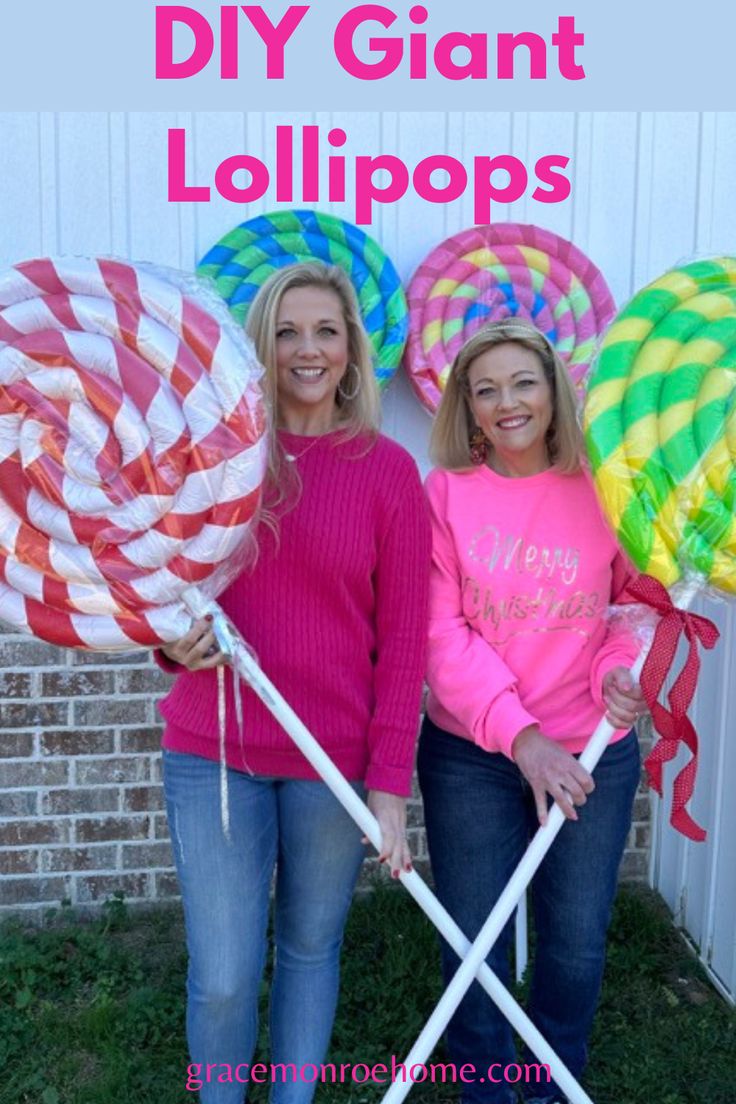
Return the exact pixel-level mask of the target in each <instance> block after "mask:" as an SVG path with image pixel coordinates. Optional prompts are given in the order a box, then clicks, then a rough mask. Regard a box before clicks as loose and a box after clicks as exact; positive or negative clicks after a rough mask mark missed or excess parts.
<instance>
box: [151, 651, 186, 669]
mask: <svg viewBox="0 0 736 1104" xmlns="http://www.w3.org/2000/svg"><path fill="white" fill-rule="evenodd" d="M153 659H154V662H155V663H156V664H157V666H158V667H160V668H161V670H162V671H165V672H166V674H167V675H179V674H181V672H182V671H183V670H184V668H183V667H182V665H181V663H176V662H175V661H174V660H173V659H169V657H168V656H166V655H164V653H163V652H162V651H161V649H160V648H156V649H155V650H154V653H153Z"/></svg>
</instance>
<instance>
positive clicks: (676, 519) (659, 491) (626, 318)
mask: <svg viewBox="0 0 736 1104" xmlns="http://www.w3.org/2000/svg"><path fill="white" fill-rule="evenodd" d="M585 436H586V443H587V449H588V456H589V458H590V463H591V466H592V469H593V474H594V477H595V482H596V487H597V490H598V495H599V498H600V501H601V504H602V506H603V509H604V511H605V513H606V515H607V517H608V520H609V522H610V524H611V526H612V527H613V529H614V530H615V532H616V534H617V536H618V538H619V541H620V543H621V545H622V546H623V547H624V549H625V550H626V551H627V553H628V554H629V556H630V557H631V559H632V561H633V562H634V564H635V565H636V566H637V567H638V568H639V570H640V571H643V572H646V573H647V574H649V575H653V576H654V577H655V578H657V579H659V581H660V582H661V583H663V584H664V585H665V586H667V587H669V586H671V585H672V584H673V583H674V582H676V581H677V579H679V578H680V576H681V574H682V572H683V570H695V571H697V572H698V573H700V574H702V575H704V576H705V577H706V579H707V580H708V582H709V583H710V585H712V586H714V587H717V588H718V589H721V590H726V591H729V592H730V593H736V518H735V516H734V507H735V505H736V258H734V257H716V258H713V259H711V260H703V261H694V262H692V263H691V264H687V265H684V266H682V267H680V268H675V269H672V270H671V271H670V272H667V273H666V274H665V275H664V276H662V277H660V279H658V280H655V281H654V282H653V283H651V284H649V285H648V287H646V288H644V289H643V290H642V291H640V292H639V293H638V294H637V295H635V296H634V298H633V299H632V300H631V302H630V303H629V305H628V306H627V307H626V308H625V309H624V310H622V311H621V312H620V314H618V316H617V317H616V319H615V320H614V322H613V324H612V325H611V327H610V329H609V331H608V333H607V335H606V337H605V340H604V341H603V344H602V346H601V351H600V353H599V356H598V358H597V361H596V364H595V366H594V369H593V373H592V375H591V377H590V381H589V385H588V393H587V398H586V403H585Z"/></svg>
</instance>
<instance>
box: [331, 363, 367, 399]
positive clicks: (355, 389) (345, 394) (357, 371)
mask: <svg viewBox="0 0 736 1104" xmlns="http://www.w3.org/2000/svg"><path fill="white" fill-rule="evenodd" d="M351 368H352V370H353V371H354V372H355V384H354V386H353V390H352V391H350V392H348V391H346V390H345V389H344V387H343V380H344V379H345V378H346V376H347V374H348V372H349V371H350V369H351ZM362 383H363V380H362V379H361V375H360V369H359V368H358V365H357V364H353V363H352V361H351V362H350V363H349V364H348V366H347V368H346V369H345V375H344V376H343V377H342V379H341V380H340V382H339V383H338V385H337V393H338V395H339V396H340V398H341V399H342V400H343V402H352V401H353V399H357V397H358V395H359V394H360V388H361V385H362Z"/></svg>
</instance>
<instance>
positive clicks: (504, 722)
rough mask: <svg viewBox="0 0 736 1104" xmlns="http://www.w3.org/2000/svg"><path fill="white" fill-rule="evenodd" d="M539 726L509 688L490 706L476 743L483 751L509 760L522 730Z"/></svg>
mask: <svg viewBox="0 0 736 1104" xmlns="http://www.w3.org/2000/svg"><path fill="white" fill-rule="evenodd" d="M536 724H539V721H538V720H537V718H536V717H533V716H532V715H531V713H527V711H526V709H525V708H524V706H523V705H522V704H521V702H520V700H519V695H518V694H517V693H516V690H514V689H513V688H511V687H510V688H509V689H508V690H504V692H503V693H502V694H499V695H498V697H497V698H496V699H495V701H494V702H493V703H492V704H491V706H490V708H489V710H488V713H487V716H486V719H485V724H484V725H483V730H482V732H481V734H480V739H479V740H478V741H477V743H478V744H479V745H480V747H482V748H484V750H485V751H500V752H502V753H503V754H504V755H505V756H506V757H507V759H511V758H512V756H511V746H512V744H513V742H514V740H515V739H516V737H517V736H518V735H519V733H520V732H521V731H522V729H524V728H528V727H529V726H530V725H536Z"/></svg>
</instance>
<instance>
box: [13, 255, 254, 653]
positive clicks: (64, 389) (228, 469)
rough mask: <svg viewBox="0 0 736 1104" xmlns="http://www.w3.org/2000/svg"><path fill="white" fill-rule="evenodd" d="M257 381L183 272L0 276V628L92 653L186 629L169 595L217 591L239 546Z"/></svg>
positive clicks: (245, 520)
mask: <svg viewBox="0 0 736 1104" xmlns="http://www.w3.org/2000/svg"><path fill="white" fill-rule="evenodd" d="M211 298H212V299H213V300H214V299H215V297H214V296H212V297H211ZM212 306H214V307H215V308H216V309H215V311H214V313H213V311H212V309H211V308H212ZM259 376H260V367H259V366H258V364H257V361H256V360H255V357H254V355H253V354H252V351H251V350H250V347H249V345H248V343H247V341H246V340H245V338H244V337H242V336H241V335H240V334H238V332H237V328H236V327H234V326H232V324H231V322H230V320H229V318H228V316H227V312H226V311H224V310H222V309H221V307H220V304H219V303H217V302H213V303H212V304H210V302H209V299H208V298H207V296H204V297H203V296H202V293H201V290H200V289H198V288H197V286H196V281H194V280H193V279H191V278H190V279H189V280H186V279H185V278H184V277H179V276H177V275H176V274H173V273H167V272H161V271H159V270H157V269H153V268H152V267H150V266H144V265H132V264H125V263H121V262H118V261H111V260H83V259H77V258H75V259H56V260H54V259H42V260H34V261H29V262H26V263H23V264H19V265H17V266H16V267H15V268H12V269H10V270H8V271H7V272H6V273H4V274H3V275H0V617H1V618H2V619H3V620H5V621H7V622H9V623H10V624H11V625H13V626H14V627H16V628H18V629H21V630H23V631H30V632H33V633H34V634H35V635H37V636H39V637H41V638H42V639H44V640H47V641H50V642H52V643H56V644H61V645H65V646H73V647H88V648H94V649H105V650H122V649H126V648H128V649H129V648H133V647H136V646H140V645H154V644H158V643H161V642H163V641H169V640H172V639H175V638H177V637H179V636H181V635H182V634H183V633H184V632H186V631H187V628H188V626H189V625H190V624H191V617H190V615H189V613H188V612H187V611H186V609H185V608H184V605H183V603H182V600H181V596H182V594H183V593H184V592H185V591H186V589H187V588H188V587H189V586H190V585H192V584H197V585H199V586H201V587H202V589H203V590H204V591H205V593H206V594H208V595H210V596H214V594H216V593H217V592H218V591H219V590H220V589H222V587H223V586H224V585H225V584H226V583H227V582H228V581H229V578H230V577H231V576H232V573H233V571H234V570H237V568H236V567H235V565H236V564H237V562H238V554H239V552H242V550H243V549H244V547H245V546H246V544H247V539H248V536H249V532H248V531H249V525H250V522H251V520H252V518H253V515H254V512H255V510H256V507H257V505H258V500H259V491H260V485H261V481H262V477H263V471H264V462H265V437H264V431H265V417H264V411H263V408H262V405H261V398H260V390H259V387H258V378H259Z"/></svg>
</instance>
